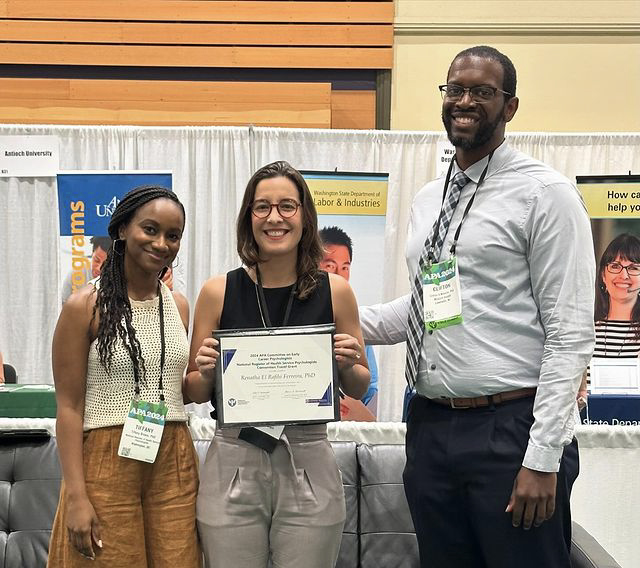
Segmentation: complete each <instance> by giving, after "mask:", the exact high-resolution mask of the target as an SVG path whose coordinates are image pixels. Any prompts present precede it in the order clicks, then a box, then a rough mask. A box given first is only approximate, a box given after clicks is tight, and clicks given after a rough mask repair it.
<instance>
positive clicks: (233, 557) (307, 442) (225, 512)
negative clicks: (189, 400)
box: [197, 424, 346, 568]
mask: <svg viewBox="0 0 640 568" xmlns="http://www.w3.org/2000/svg"><path fill="white" fill-rule="evenodd" d="M238 431H239V430H238V429H225V430H221V429H218V430H217V431H216V435H215V437H214V439H213V440H212V441H211V445H210V446H209V451H208V453H207V457H206V460H205V464H204V466H203V468H202V470H201V471H200V489H199V492H198V500H197V519H198V532H199V533H200V539H201V543H202V548H203V551H204V555H205V560H206V566H207V568H266V567H267V566H268V562H269V559H271V564H272V566H273V568H300V567H303V566H304V568H333V567H334V566H335V563H336V559H337V557H338V551H339V548H340V542H341V539H342V528H343V525H344V520H345V514H346V513H345V503H344V492H343V489H342V481H341V477H340V472H339V471H338V466H337V465H336V459H335V455H334V453H333V450H332V449H331V445H330V444H329V442H328V440H327V434H326V425H324V424H321V425H308V426H287V428H286V429H285V432H284V434H283V437H282V438H281V440H280V442H279V443H278V446H277V448H276V449H275V450H274V452H273V453H271V454H269V453H267V452H265V451H264V450H261V449H260V448H257V447H256V446H253V445H251V444H249V443H247V442H244V441H243V440H238V437H237V436H238Z"/></svg>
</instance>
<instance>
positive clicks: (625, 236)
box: [578, 176, 640, 411]
mask: <svg viewBox="0 0 640 568" xmlns="http://www.w3.org/2000/svg"><path fill="white" fill-rule="evenodd" d="M578 188H579V189H580V191H581V192H582V195H583V197H584V200H585V204H586V206H587V210H588V212H589V215H590V217H591V227H592V231H593V240H594V250H595V257H596V263H597V273H596V290H595V296H596V301H595V310H594V323H595V330H596V344H595V349H594V354H593V360H592V363H591V365H590V368H589V379H590V380H589V383H590V384H589V386H590V388H591V390H592V391H594V392H596V391H597V392H599V393H611V394H616V393H619V394H640V378H639V377H640V373H639V359H638V356H639V355H640V176H591V177H578ZM639 411H640V409H639Z"/></svg>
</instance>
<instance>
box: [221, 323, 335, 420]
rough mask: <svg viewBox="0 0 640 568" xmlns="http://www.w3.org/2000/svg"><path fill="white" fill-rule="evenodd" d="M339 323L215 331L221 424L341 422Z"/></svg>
mask: <svg viewBox="0 0 640 568" xmlns="http://www.w3.org/2000/svg"><path fill="white" fill-rule="evenodd" d="M334 331H335V326H334V325H333V324H326V325H311V326H300V327H278V328H269V327H267V328H259V329H236V330H218V331H214V333H213V336H214V337H215V338H216V339H217V340H218V341H219V342H220V344H219V346H218V350H219V352H220V359H219V360H218V364H217V365H216V406H217V411H218V426H219V427H221V428H224V427H238V426H272V425H277V424H294V423H295V424H304V423H314V422H316V423H317V422H330V421H334V420H339V419H340V402H339V396H338V387H339V384H338V367H337V364H336V362H335V358H334V355H333V333H334Z"/></svg>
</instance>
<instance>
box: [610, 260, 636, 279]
mask: <svg viewBox="0 0 640 568" xmlns="http://www.w3.org/2000/svg"><path fill="white" fill-rule="evenodd" d="M622 269H624V270H626V271H627V274H628V275H629V276H640V264H620V263H619V262H610V263H609V264H607V272H610V273H611V274H620V273H621V272H622Z"/></svg>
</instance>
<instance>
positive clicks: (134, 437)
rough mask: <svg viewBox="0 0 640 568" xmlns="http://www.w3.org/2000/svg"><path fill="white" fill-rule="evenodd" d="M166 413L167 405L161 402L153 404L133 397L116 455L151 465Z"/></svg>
mask: <svg viewBox="0 0 640 568" xmlns="http://www.w3.org/2000/svg"><path fill="white" fill-rule="evenodd" d="M167 411H168V408H167V405H166V404H165V402H164V401H162V400H161V401H160V402H158V403H153V402H147V401H145V400H139V399H137V398H135V397H134V398H133V400H132V401H131V406H130V407H129V414H128V415H127V418H126V420H125V422H124V427H123V428H122V436H120V445H119V446H118V455H119V456H120V457H123V458H129V459H132V460H138V461H143V462H147V463H153V462H154V461H155V460H156V456H157V455H158V448H159V447H160V441H161V440H162V432H163V431H164V423H165V420H166V418H167Z"/></svg>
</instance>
